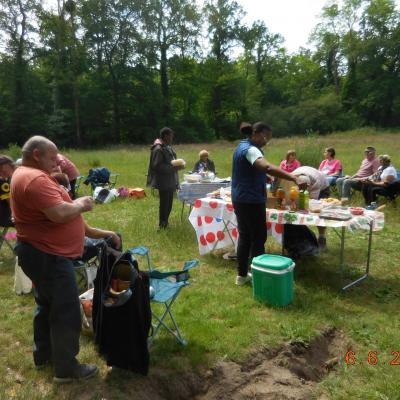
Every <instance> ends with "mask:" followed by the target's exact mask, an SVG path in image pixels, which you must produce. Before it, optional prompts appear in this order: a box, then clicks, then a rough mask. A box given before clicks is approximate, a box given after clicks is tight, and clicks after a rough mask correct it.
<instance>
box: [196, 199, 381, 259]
mask: <svg viewBox="0 0 400 400" xmlns="http://www.w3.org/2000/svg"><path fill="white" fill-rule="evenodd" d="M266 211H267V220H266V224H267V229H268V235H269V236H272V237H274V238H275V239H276V240H277V241H278V242H279V243H282V224H295V225H313V226H326V227H333V228H340V227H346V228H347V229H349V230H350V231H353V230H356V229H366V230H369V229H370V223H371V222H372V228H373V230H374V231H377V230H381V229H382V228H383V226H384V214H383V213H381V212H378V211H367V210H366V211H365V214H364V215H361V216H353V218H351V219H350V220H348V221H336V220H328V219H323V218H320V216H319V214H312V213H308V214H305V213H301V212H296V213H293V212H289V211H282V210H275V209H267V210H266ZM189 221H190V223H191V224H192V226H193V228H194V230H195V231H196V236H197V241H198V244H199V253H200V254H201V255H203V254H207V253H209V252H211V251H213V250H216V249H220V248H224V247H227V246H229V245H235V246H236V244H237V237H238V231H237V227H236V226H237V221H236V215H235V213H234V211H233V206H232V204H231V203H227V202H226V201H224V200H220V199H211V198H202V199H198V200H196V201H195V202H194V205H193V209H192V211H191V213H190V215H189Z"/></svg>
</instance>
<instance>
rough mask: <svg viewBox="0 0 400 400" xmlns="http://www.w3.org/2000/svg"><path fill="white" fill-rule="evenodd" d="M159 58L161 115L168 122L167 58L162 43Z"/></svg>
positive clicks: (165, 49)
mask: <svg viewBox="0 0 400 400" xmlns="http://www.w3.org/2000/svg"><path fill="white" fill-rule="evenodd" d="M160 50H161V60H160V81H161V95H162V99H163V105H162V117H163V119H164V120H165V122H166V123H167V124H168V121H169V119H170V111H171V110H170V104H169V86H168V60H167V48H166V46H165V45H164V44H162V45H161V49H160Z"/></svg>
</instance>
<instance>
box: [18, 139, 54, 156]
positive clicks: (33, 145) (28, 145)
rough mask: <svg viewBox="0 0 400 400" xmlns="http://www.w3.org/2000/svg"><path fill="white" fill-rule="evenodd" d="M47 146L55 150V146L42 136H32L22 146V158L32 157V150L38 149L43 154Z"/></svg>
mask: <svg viewBox="0 0 400 400" xmlns="http://www.w3.org/2000/svg"><path fill="white" fill-rule="evenodd" d="M48 148H53V149H56V150H57V146H56V145H55V144H54V143H53V142H52V141H51V140H49V139H47V138H45V137H44V136H32V137H31V138H29V139H28V140H27V141H26V142H25V144H24V145H23V146H22V160H23V161H25V160H27V159H30V158H32V155H33V152H34V150H38V151H39V153H40V154H41V155H43V154H44V153H45V152H46V150H47V149H48Z"/></svg>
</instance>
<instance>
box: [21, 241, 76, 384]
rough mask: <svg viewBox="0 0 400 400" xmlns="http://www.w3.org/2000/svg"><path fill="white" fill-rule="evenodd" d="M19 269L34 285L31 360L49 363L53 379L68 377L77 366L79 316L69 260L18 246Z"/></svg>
mask: <svg viewBox="0 0 400 400" xmlns="http://www.w3.org/2000/svg"><path fill="white" fill-rule="evenodd" d="M15 250H16V252H17V255H18V260H19V265H20V266H21V268H22V270H23V271H24V273H25V274H26V275H27V276H28V277H29V278H30V279H31V280H32V282H33V283H34V285H35V301H36V305H37V307H36V311H35V313H34V317H33V335H34V338H33V340H34V345H33V359H34V362H35V364H36V365H40V364H43V363H45V362H46V361H52V362H53V365H54V370H55V374H56V376H68V375H70V374H71V373H72V371H73V369H74V367H76V365H77V364H78V361H77V360H76V358H75V357H76V356H77V354H78V353H79V335H80V331H81V314H80V304H79V293H78V287H77V284H76V278H75V272H74V268H73V264H72V261H71V260H70V259H69V258H66V257H62V256H56V255H53V254H47V253H44V252H42V251H40V250H38V249H37V248H35V247H33V246H32V245H30V244H29V243H25V242H18V243H17V246H16V247H15Z"/></svg>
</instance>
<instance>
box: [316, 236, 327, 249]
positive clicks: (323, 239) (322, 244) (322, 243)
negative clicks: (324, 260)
mask: <svg viewBox="0 0 400 400" xmlns="http://www.w3.org/2000/svg"><path fill="white" fill-rule="evenodd" d="M318 247H319V249H320V250H321V251H323V250H326V237H325V236H320V237H319V238H318Z"/></svg>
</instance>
